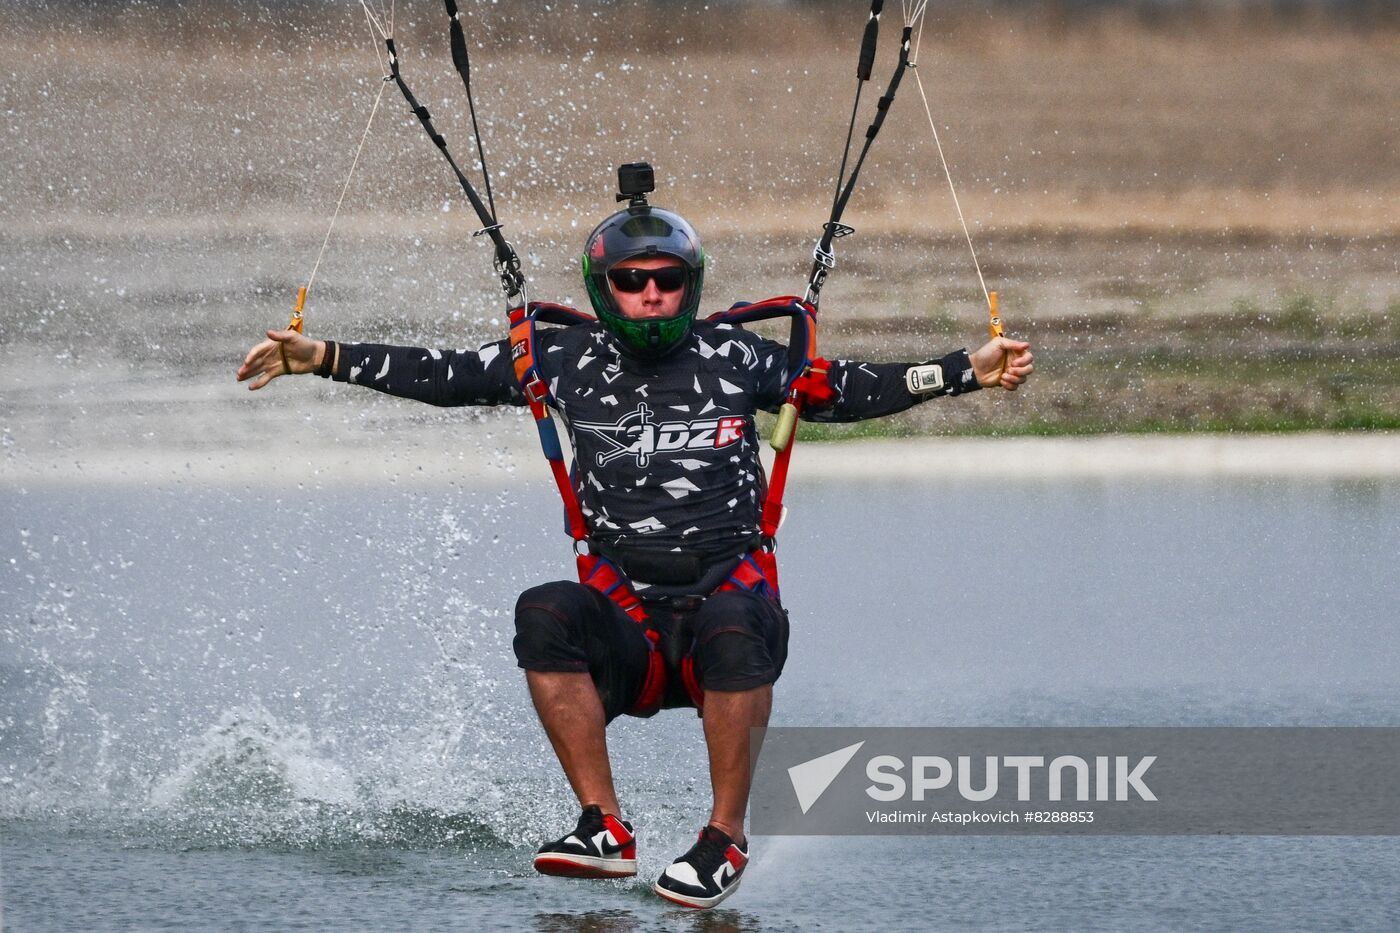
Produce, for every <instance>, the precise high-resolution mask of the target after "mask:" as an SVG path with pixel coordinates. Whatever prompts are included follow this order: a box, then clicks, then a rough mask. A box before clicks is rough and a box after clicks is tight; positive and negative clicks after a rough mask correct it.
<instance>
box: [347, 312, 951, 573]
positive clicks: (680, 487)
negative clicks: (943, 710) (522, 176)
mask: <svg viewBox="0 0 1400 933" xmlns="http://www.w3.org/2000/svg"><path fill="white" fill-rule="evenodd" d="M535 359H536V364H537V366H538V367H539V369H540V372H541V373H542V374H543V375H544V377H545V379H546V381H547V382H548V384H549V390H550V395H551V400H550V404H551V407H552V408H553V409H554V410H555V412H557V414H558V415H559V416H560V419H561V420H562V422H563V423H564V426H565V429H566V431H567V433H568V438H569V442H570V444H571V445H572V447H573V450H574V469H573V474H572V475H573V479H574V486H575V491H576V493H577V495H578V500H579V504H580V506H581V507H582V509H583V514H584V518H585V519H586V521H587V523H588V527H589V531H590V537H591V538H592V539H593V540H595V541H597V542H599V543H601V544H603V545H605V546H628V547H643V548H646V549H648V550H667V551H671V550H689V551H695V552H698V553H701V554H705V555H711V556H720V555H725V554H727V553H735V552H737V551H738V550H739V549H742V548H744V547H745V546H747V545H748V544H749V543H750V542H752V541H753V539H754V537H755V536H756V535H757V534H758V531H759V513H760V511H761V508H762V502H763V496H764V494H765V489H766V486H765V484H766V481H765V478H764V474H763V469H762V467H761V465H760V461H759V439H758V432H757V429H756V427H755V421H754V416H755V414H756V413H757V412H758V411H767V412H775V411H777V410H778V408H779V406H781V405H782V403H783V401H784V395H783V389H784V386H785V384H786V380H787V373H786V369H787V348H786V347H784V346H783V345H782V344H780V343H776V342H774V341H772V340H768V339H766V338H763V337H760V336H758V335H757V334H753V333H750V332H749V331H746V330H744V329H742V328H740V327H736V326H733V325H729V324H715V323H710V322H697V323H696V325H695V328H694V331H693V332H692V334H691V336H690V337H689V339H688V340H687V342H686V343H685V344H683V345H682V346H681V347H680V348H678V349H677V350H675V351H673V352H672V353H670V354H668V355H667V356H665V357H663V358H661V359H658V360H641V359H638V358H636V357H633V356H631V355H629V354H625V353H623V352H621V350H620V349H619V347H618V345H617V344H616V342H615V341H614V340H613V338H612V337H611V335H609V334H608V333H607V331H605V330H604V329H603V328H602V326H601V325H598V324H596V323H589V324H577V325H573V326H570V327H559V328H544V327H541V328H539V329H538V330H537V332H536V349H535ZM940 362H941V363H942V366H943V372H944V373H945V374H946V377H945V378H946V382H947V387H946V389H945V390H943V392H942V393H941V394H947V395H956V394H959V393H961V392H965V391H971V390H973V389H975V388H977V381H976V379H975V377H974V375H973V372H972V367H971V364H970V363H969V361H968V357H967V354H966V353H965V352H964V351H961V350H960V351H957V352H955V353H952V354H949V355H948V356H946V357H944V358H943V359H942V360H941V361H940ZM912 365H916V364H911V363H862V362H854V361H845V360H838V361H836V362H835V363H834V364H833V365H832V366H831V368H830V370H829V373H830V375H829V377H828V378H829V380H830V382H831V385H832V386H833V387H834V388H835V390H836V399H835V401H834V402H833V403H832V404H830V405H829V406H827V407H825V408H822V409H820V410H815V411H812V410H804V411H803V412H802V417H803V419H804V420H808V421H824V422H845V421H861V420H864V419H867V418H878V417H881V416H884V415H891V414H895V413H896V412H900V411H904V410H905V409H908V408H910V407H912V406H913V405H915V404H917V403H918V402H920V401H923V400H924V399H926V398H929V397H931V396H930V395H915V394H912V393H911V392H910V390H909V388H908V387H907V385H906V382H905V374H906V372H907V371H908V370H909V368H910V366H912ZM333 377H334V378H335V379H336V380H337V381H340V382H352V383H354V384H356V385H362V386H368V387H369V388H372V389H377V390H379V391H381V392H387V393H389V394H391V395H397V396H401V397H404V398H411V399H417V400H418V401H422V402H427V403H429V404H432V405H442V406H457V405H502V404H505V405H524V404H525V396H524V394H523V392H522V391H521V389H520V386H519V384H518V383H517V381H516V378H515V373H514V370H513V367H512V365H511V359H510V343H509V341H507V340H499V341H496V342H494V343H488V344H486V345H484V346H482V347H480V348H479V349H477V350H427V349H419V348H415V347H397V346H385V345H380V344H342V345H341V347H340V359H339V362H338V363H337V365H336V369H335V372H334V373H333Z"/></svg>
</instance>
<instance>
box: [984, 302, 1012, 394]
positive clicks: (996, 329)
mask: <svg viewBox="0 0 1400 933" xmlns="http://www.w3.org/2000/svg"><path fill="white" fill-rule="evenodd" d="M987 332H988V333H989V334H991V335H992V339H993V340H995V339H997V338H998V337H1005V336H1006V328H1005V327H1003V326H1002V323H1001V313H1000V312H999V311H998V310H997V293H996V292H987ZM1006 363H1007V354H1005V353H1003V354H1002V355H1001V372H999V373H997V378H998V379H1000V378H1001V377H1002V376H1004V375H1005V374H1006Z"/></svg>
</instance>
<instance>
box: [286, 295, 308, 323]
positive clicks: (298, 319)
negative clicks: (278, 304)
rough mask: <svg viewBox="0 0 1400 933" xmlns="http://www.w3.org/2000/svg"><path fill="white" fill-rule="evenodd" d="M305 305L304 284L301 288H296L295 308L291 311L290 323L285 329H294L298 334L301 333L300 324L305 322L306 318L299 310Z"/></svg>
mask: <svg viewBox="0 0 1400 933" xmlns="http://www.w3.org/2000/svg"><path fill="white" fill-rule="evenodd" d="M305 307H306V286H305V285H303V286H302V287H301V288H299V289H297V306H296V310H295V311H293V312H292V322H291V323H290V324H288V325H287V329H288V330H294V331H296V332H297V333H298V334H300V333H302V329H301V328H302V325H303V324H305V323H306V318H305V317H304V316H303V315H302V313H301V311H302V309H303V308H305Z"/></svg>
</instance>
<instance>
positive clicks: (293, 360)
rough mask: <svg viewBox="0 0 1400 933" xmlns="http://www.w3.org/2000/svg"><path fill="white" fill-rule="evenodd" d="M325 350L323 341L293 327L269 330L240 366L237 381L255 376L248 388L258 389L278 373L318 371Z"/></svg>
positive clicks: (290, 373) (297, 373)
mask: <svg viewBox="0 0 1400 933" xmlns="http://www.w3.org/2000/svg"><path fill="white" fill-rule="evenodd" d="M284 350H285V351H286V354H285V360H284V356H283V351H284ZM325 352H326V342H325V341H324V340H312V339H311V338H310V337H307V336H305V335H303V334H299V333H297V332H296V331H294V330H270V331H268V332H267V339H266V340H264V341H263V342H262V343H260V344H258V345H257V346H255V347H253V349H251V350H249V351H248V356H247V357H246V358H244V360H243V365H242V366H240V367H238V381H239V382H246V381H248V380H249V379H252V380H253V384H252V385H250V386H248V390H249V391H256V390H258V389H261V388H262V387H263V386H265V385H267V384H268V383H269V382H271V381H272V380H274V379H276V378H277V377H278V376H287V375H299V374H301V373H310V372H315V371H316V367H317V366H319V365H320V364H321V358H322V357H323V356H324V355H325Z"/></svg>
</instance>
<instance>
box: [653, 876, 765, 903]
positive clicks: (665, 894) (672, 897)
mask: <svg viewBox="0 0 1400 933" xmlns="http://www.w3.org/2000/svg"><path fill="white" fill-rule="evenodd" d="M742 880H743V879H742V878H735V879H734V883H733V884H731V885H730V886H729V887H727V888H725V889H724V890H723V891H721V892H720V893H719V894H716V895H715V896H714V897H691V896H690V895H689V894H677V893H676V892H675V891H668V890H666V889H665V888H663V887H662V886H661V883H660V882H657V883H656V884H654V885H652V888H651V889H652V890H653V891H655V892H656V893H657V896H659V897H661V898H664V899H665V900H668V901H670V902H671V903H672V904H679V905H680V906H682V907H691V908H694V909H695V910H708V909H709V908H711V907H713V906H715V905H716V904H718V903H719V902H720V901H722V900H724V899H725V898H726V897H728V896H729V895H731V894H733V893H734V892H735V891H737V890H739V882H740V881H742Z"/></svg>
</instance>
